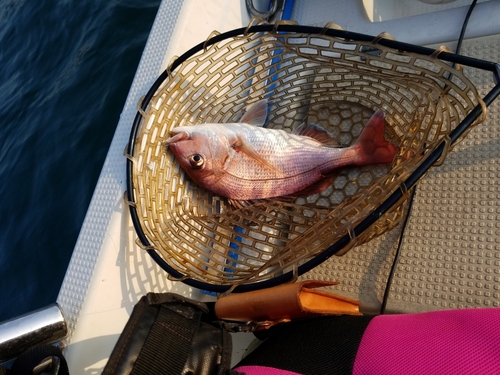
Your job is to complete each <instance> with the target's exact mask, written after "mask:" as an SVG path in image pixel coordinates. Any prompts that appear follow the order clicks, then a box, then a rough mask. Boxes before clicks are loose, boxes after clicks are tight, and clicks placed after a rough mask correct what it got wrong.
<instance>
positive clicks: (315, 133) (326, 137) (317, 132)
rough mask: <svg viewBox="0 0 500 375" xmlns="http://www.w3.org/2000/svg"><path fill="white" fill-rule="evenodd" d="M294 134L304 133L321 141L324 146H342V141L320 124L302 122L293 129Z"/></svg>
mask: <svg viewBox="0 0 500 375" xmlns="http://www.w3.org/2000/svg"><path fill="white" fill-rule="evenodd" d="M293 133H294V134H297V135H303V136H305V137H310V138H314V139H315V140H317V141H318V142H321V143H322V144H323V146H327V147H340V143H339V142H338V141H337V140H336V139H335V138H333V136H332V135H331V134H330V133H328V131H327V130H326V129H325V128H323V127H321V126H320V125H318V124H309V125H306V124H302V125H300V126H298V127H296V128H295V129H294V130H293Z"/></svg>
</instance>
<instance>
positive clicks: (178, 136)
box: [165, 129, 189, 146]
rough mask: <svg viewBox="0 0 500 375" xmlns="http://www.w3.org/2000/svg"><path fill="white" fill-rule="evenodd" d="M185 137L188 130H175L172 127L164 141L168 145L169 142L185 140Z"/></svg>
mask: <svg viewBox="0 0 500 375" xmlns="http://www.w3.org/2000/svg"><path fill="white" fill-rule="evenodd" d="M187 139H189V134H188V132H186V131H184V130H180V131H175V129H173V130H172V131H171V132H170V137H169V138H167V140H166V141H165V144H166V145H167V146H169V145H171V144H174V143H177V142H180V141H185V140H187Z"/></svg>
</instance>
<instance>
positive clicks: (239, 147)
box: [231, 138, 283, 174]
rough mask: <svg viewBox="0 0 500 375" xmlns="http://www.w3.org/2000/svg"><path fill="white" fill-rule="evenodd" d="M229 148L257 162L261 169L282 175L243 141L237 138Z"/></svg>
mask: <svg viewBox="0 0 500 375" xmlns="http://www.w3.org/2000/svg"><path fill="white" fill-rule="evenodd" d="M231 146H232V147H233V148H234V149H235V150H236V151H240V152H243V153H244V154H246V155H247V156H249V157H251V158H252V159H254V160H255V161H256V162H258V163H259V164H260V165H262V166H263V167H265V168H269V169H272V170H273V171H276V172H277V173H279V174H283V172H282V171H280V170H279V169H277V168H276V167H275V166H273V165H272V164H271V163H269V162H268V161H267V160H266V159H264V158H263V157H262V156H260V155H259V153H258V152H257V151H256V150H255V149H254V148H253V147H252V146H251V145H249V144H248V143H247V142H245V140H244V139H241V138H237V139H236V140H235V141H234V142H233V144H232V145H231Z"/></svg>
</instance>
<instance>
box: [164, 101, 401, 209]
mask: <svg viewBox="0 0 500 375" xmlns="http://www.w3.org/2000/svg"><path fill="white" fill-rule="evenodd" d="M266 114H267V100H261V101H259V102H257V103H256V104H255V105H253V106H252V107H251V108H250V109H249V110H248V111H247V112H246V113H245V114H244V115H243V117H242V119H241V122H240V123H230V124H202V125H193V126H181V127H177V128H174V129H173V130H172V131H171V137H170V138H169V139H167V141H166V143H167V145H168V147H169V149H170V150H171V151H172V152H173V153H174V155H175V156H176V158H177V160H178V161H179V163H180V165H181V167H182V168H183V169H184V171H185V172H186V173H187V174H188V175H189V176H190V177H191V178H192V179H193V180H194V181H195V182H196V183H198V184H199V185H201V186H202V187H204V188H205V189H208V190H210V191H212V192H214V193H216V194H218V195H221V196H224V197H227V198H229V199H230V200H233V201H249V200H259V199H270V198H276V197H293V196H299V195H307V194H312V193H316V192H319V191H321V190H323V189H325V188H326V187H327V186H328V185H329V184H330V183H331V177H332V175H334V173H335V171H336V170H337V169H339V168H342V167H346V166H363V165H369V164H382V163H391V162H392V161H393V159H394V156H395V154H396V152H397V147H395V146H394V145H392V144H391V143H389V142H387V141H386V140H385V139H384V124H385V120H384V115H383V113H382V112H381V111H377V112H376V113H375V114H374V115H373V116H372V118H371V119H370V121H369V122H368V124H367V125H366V126H365V128H364V129H363V132H362V134H361V135H360V136H359V138H358V140H357V141H356V143H354V144H353V145H352V146H349V147H339V146H338V144H337V142H336V141H335V140H334V139H333V138H332V137H331V136H330V134H329V133H327V132H326V130H324V129H323V128H321V127H320V126H318V125H314V124H312V125H308V126H300V127H299V128H297V129H296V130H295V131H294V132H293V133H288V132H286V131H284V130H278V129H268V128H263V127H260V126H261V125H263V124H264V122H265V119H266Z"/></svg>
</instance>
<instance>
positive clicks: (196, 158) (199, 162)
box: [189, 154, 205, 169]
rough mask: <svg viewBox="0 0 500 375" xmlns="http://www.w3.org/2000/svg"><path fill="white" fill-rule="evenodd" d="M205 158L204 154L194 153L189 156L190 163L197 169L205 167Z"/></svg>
mask: <svg viewBox="0 0 500 375" xmlns="http://www.w3.org/2000/svg"><path fill="white" fill-rule="evenodd" d="M204 162H205V160H204V159H203V156H201V155H198V154H194V155H191V156H190V157H189V163H190V164H191V167H193V168H195V169H200V168H201V167H203V163H204Z"/></svg>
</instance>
